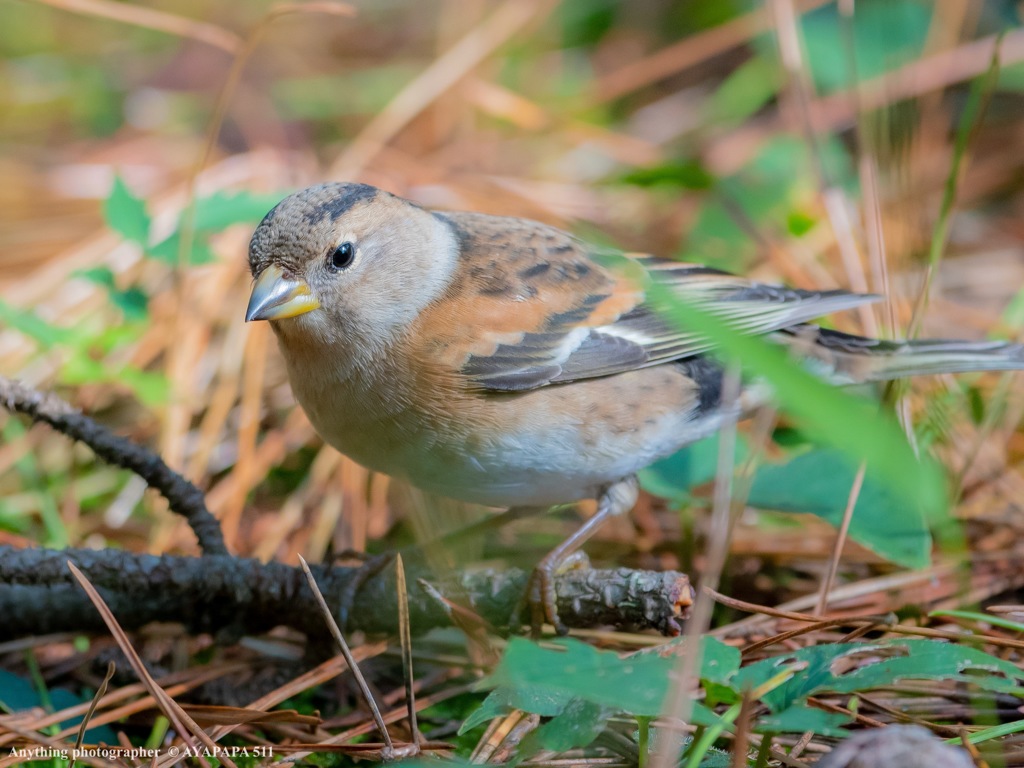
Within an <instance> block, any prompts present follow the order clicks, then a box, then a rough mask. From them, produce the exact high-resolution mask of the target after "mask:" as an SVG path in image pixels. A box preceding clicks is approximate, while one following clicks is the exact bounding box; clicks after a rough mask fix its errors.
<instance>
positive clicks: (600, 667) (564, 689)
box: [487, 638, 738, 722]
mask: <svg viewBox="0 0 1024 768" xmlns="http://www.w3.org/2000/svg"><path fill="white" fill-rule="evenodd" d="M559 644H560V645H561V646H562V647H563V650H554V649H550V648H542V647H540V646H538V645H536V644H534V643H531V642H529V641H527V640H523V639H520V638H513V639H512V641H511V642H510V643H509V645H508V648H507V650H506V651H505V656H504V657H503V658H502V660H501V663H500V664H499V665H498V668H497V669H495V671H494V673H493V674H492V675H491V676H490V677H489V678H488V680H487V685H490V686H495V687H498V686H502V687H508V688H511V689H513V690H518V689H523V690H528V691H530V695H531V696H539V695H543V696H546V697H549V698H548V699H547V701H549V702H550V701H552V700H554V701H558V700H559V699H558V697H575V698H581V699H584V700H586V701H589V702H592V703H594V704H599V705H601V706H604V707H610V708H614V709H616V710H618V711H623V712H628V713H630V714H632V715H647V716H652V717H653V716H656V715H658V714H659V713H660V711H661V706H662V703H663V702H664V700H665V696H666V694H667V693H668V686H669V679H670V673H671V672H672V670H673V669H674V667H675V665H676V661H677V659H676V657H675V656H672V655H661V654H660V653H645V654H633V655H631V656H627V657H625V658H623V657H621V656H619V654H617V653H614V652H612V651H599V650H597V649H596V648H592V647H591V646H589V645H586V644H584V643H581V642H579V641H576V640H564V641H561V642H560V643H559ZM702 648H703V649H704V650H706V653H702V660H701V677H702V678H704V677H705V676H706V677H708V678H710V679H716V680H717V679H725V678H727V677H728V676H729V675H730V674H731V673H732V672H734V671H735V669H734V667H733V665H734V664H735V663H738V661H737V658H736V656H735V655H733V654H732V653H731V652H725V651H722V650H721V649H722V648H725V646H724V645H723V644H721V643H717V641H711V640H709V639H705V640H704V643H703V645H702ZM732 650H734V649H729V651H732ZM717 719H718V718H717V717H716V716H715V715H714V714H713V713H712V712H711V711H710V710H708V709H706V708H704V707H701V706H699V705H697V706H695V707H694V718H693V720H694V722H701V721H704V722H717Z"/></svg>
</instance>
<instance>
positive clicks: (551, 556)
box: [529, 477, 640, 635]
mask: <svg viewBox="0 0 1024 768" xmlns="http://www.w3.org/2000/svg"><path fill="white" fill-rule="evenodd" d="M639 492H640V488H639V485H638V484H637V480H636V477H627V478H626V479H625V480H620V481H618V482H617V483H613V484H612V485H609V486H607V487H606V488H604V489H603V490H602V491H601V495H600V496H599V497H598V499H597V512H596V513H594V515H593V517H591V518H590V519H589V520H587V521H586V522H585V523H584V524H583V525H581V526H580V527H579V528H578V529H577V530H576V531H575V532H574V533H573V534H572V536H570V537H569V538H567V539H566V540H565V541H563V542H562V543H561V544H559V545H558V546H557V547H555V548H554V549H553V550H551V552H549V553H548V554H547V555H546V556H545V557H544V559H543V560H541V561H540V563H538V564H537V567H536V568H535V569H534V571H533V577H532V578H531V579H530V588H529V601H530V611H531V624H532V625H533V628H534V631H535V632H536V631H537V630H538V629H539V628H540V624H541V623H542V621H543V620H545V619H546V620H547V621H548V623H549V624H551V625H552V626H553V627H554V628H555V631H556V632H557V633H558V634H560V635H564V634H566V633H567V632H568V631H569V629H568V628H567V627H566V626H565V625H564V624H562V622H561V621H560V620H559V618H558V606H557V595H555V580H554V577H555V575H556V574H557V573H558V571H559V569H560V568H561V567H562V566H563V565H565V564H566V563H567V561H569V560H570V559H571V557H572V555H573V553H575V552H576V551H577V550H578V549H579V548H580V547H582V546H583V544H584V543H585V542H586V541H587V539H589V538H590V537H591V536H593V535H594V534H595V533H596V532H597V529H598V528H600V527H601V526H602V525H604V523H605V522H607V521H608V520H609V519H610V518H612V517H616V516H618V515H622V514H625V513H626V512H629V510H631V509H632V508H633V505H634V504H636V500H637V496H638V495H639Z"/></svg>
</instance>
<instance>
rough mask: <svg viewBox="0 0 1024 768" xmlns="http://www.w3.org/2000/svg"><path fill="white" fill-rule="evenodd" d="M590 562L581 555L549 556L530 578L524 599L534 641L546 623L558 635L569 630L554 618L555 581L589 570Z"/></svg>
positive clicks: (555, 605)
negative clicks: (578, 571) (562, 576)
mask: <svg viewBox="0 0 1024 768" xmlns="http://www.w3.org/2000/svg"><path fill="white" fill-rule="evenodd" d="M589 567H590V558H588V557H587V555H586V553H585V552H573V553H572V554H570V555H568V556H567V557H559V556H558V553H557V552H552V553H551V554H549V555H548V556H547V557H545V558H544V559H543V560H541V561H540V562H539V563H538V564H537V567H536V568H534V569H533V573H532V574H531V575H530V581H529V583H528V585H527V590H526V596H527V601H528V603H529V606H530V628H531V631H532V634H533V636H534V637H537V636H539V635H540V630H541V626H542V625H543V624H544V622H545V621H547V623H548V624H550V625H551V626H552V627H554V628H555V632H556V633H557V634H558V635H567V634H569V628H568V627H567V626H565V624H563V623H562V621H561V619H560V618H559V617H558V594H557V593H556V592H555V577H556V576H558V575H559V574H562V573H566V572H568V571H572V570H577V569H580V568H589Z"/></svg>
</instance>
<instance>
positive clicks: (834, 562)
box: [817, 461, 868, 616]
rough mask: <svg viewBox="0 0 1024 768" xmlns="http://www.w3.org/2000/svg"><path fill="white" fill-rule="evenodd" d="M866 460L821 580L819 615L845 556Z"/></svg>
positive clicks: (853, 488)
mask: <svg viewBox="0 0 1024 768" xmlns="http://www.w3.org/2000/svg"><path fill="white" fill-rule="evenodd" d="M867 468H868V465H867V462H866V461H862V462H861V463H860V466H859V467H858V468H857V474H856V476H854V478H853V485H851V486H850V493H849V495H848V496H847V497H846V509H844V510H843V520H842V522H841V523H840V524H839V533H838V535H837V536H836V543H835V545H834V546H833V547H832V557H831V558H829V561H828V573H827V574H826V575H825V579H824V581H822V582H821V595H820V596H819V598H818V610H817V614H818V615H819V616H824V615H825V609H826V608H828V597H829V595H830V594H831V592H832V585H833V584H834V583H835V580H836V573H837V572H838V571H839V561H840V560H841V559H842V557H843V548H844V547H845V546H846V538H847V536H848V535H849V533H850V523H851V522H852V521H853V510H854V509H856V507H857V499H859V498H860V490H861V488H862V487H863V486H864V473H865V472H866V471H867Z"/></svg>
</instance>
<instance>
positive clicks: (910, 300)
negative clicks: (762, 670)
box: [0, 0, 1024, 594]
mask: <svg viewBox="0 0 1024 768" xmlns="http://www.w3.org/2000/svg"><path fill="white" fill-rule="evenodd" d="M1021 12H1022V7H1021V4H1020V3H1016V2H1011V1H1010V0H985V1H984V2H981V1H980V0H936V1H935V2H925V1H923V0H922V1H920V2H918V1H916V0H858V2H856V6H855V7H854V3H853V2H852V0H842V1H841V2H839V3H838V4H837V3H835V2H822V1H821V0H805V1H804V2H798V1H797V0H771V1H770V2H767V3H764V4H762V3H754V2H746V1H745V0H716V2H671V1H669V0H631V1H630V2H625V0H563V1H562V2H554V1H553V0H505V2H492V1H490V0H486V1H485V0H374V1H373V2H352V3H351V4H341V3H332V2H309V3H301V2H299V3H294V4H277V5H274V4H271V3H269V2H264V1H262V0H260V1H254V2H246V3H241V2H230V1H228V0H204V2H195V1H194V0H175V2H170V1H169V0H166V1H156V2H145V3H119V2H111V1H109V0H46V1H45V2H43V1H39V2H29V1H22V0H0V30H2V32H0V179H2V180H3V183H2V185H0V372H2V373H3V374H4V375H6V376H11V377H17V378H20V379H23V380H25V381H27V382H28V383H30V384H33V385H35V386H39V387H43V388H55V389H56V390H57V391H58V392H59V393H61V394H62V395H63V396H64V397H65V398H66V399H68V400H70V401H71V402H73V403H74V404H75V405H76V406H78V407H80V408H82V409H83V410H86V411H87V412H89V413H90V414H92V415H94V416H95V417H96V418H98V419H99V420H101V421H102V422H104V423H105V424H108V425H110V426H112V427H113V428H115V429H116V430H117V431H119V432H121V433H122V434H125V435H128V436H130V437H131V438H132V439H135V440H137V441H139V442H142V443H145V444H147V445H150V446H153V447H155V448H156V449H158V450H159V451H160V452H161V454H162V455H163V456H164V457H165V458H166V459H167V461H168V462H169V463H170V464H171V465H172V466H174V467H176V468H178V469H180V470H182V471H183V472H184V473H185V474H186V475H187V476H188V477H189V478H190V479H192V480H193V481H194V482H196V483H197V484H199V485H200V486H201V487H202V488H203V489H204V490H206V491H207V493H208V500H209V504H210V506H211V508H212V509H213V511H214V512H215V513H216V514H217V515H218V516H219V517H220V518H221V519H222V520H223V522H224V526H225V530H226V534H227V537H228V541H229V544H230V545H231V546H232V548H233V551H235V552H238V553H242V554H251V555H254V556H257V557H260V558H264V559H268V558H272V557H277V558H280V559H283V560H286V561H288V562H294V559H295V555H296V554H303V555H304V556H305V557H307V558H308V559H311V560H318V559H320V558H322V557H324V556H326V555H327V554H329V553H332V552H340V551H342V550H345V549H348V548H355V549H364V548H366V546H367V544H368V542H369V541H371V540H376V539H379V538H381V537H383V536H385V535H386V534H388V533H389V532H390V533H391V543H394V542H395V541H401V540H403V538H408V537H409V536H412V535H414V531H415V528H416V523H415V521H416V520H417V519H422V515H419V516H418V515H416V514H413V515H412V516H411V519H412V520H413V523H411V524H407V523H400V522H399V521H401V520H404V519H406V515H404V514H402V513H403V512H409V511H412V512H416V511H417V510H419V511H420V512H422V511H423V510H426V509H430V510H432V512H431V514H442V513H444V507H445V505H444V504H443V503H441V502H436V501H434V500H425V499H422V498H420V497H418V496H417V495H416V494H413V493H411V492H409V491H408V490H407V489H399V488H391V487H389V482H388V480H387V478H382V477H371V476H369V475H368V474H367V473H366V472H365V471H364V470H362V469H361V468H360V467H358V466H356V465H355V464H353V463H351V462H349V461H348V460H347V459H344V458H342V457H340V456H339V455H338V454H337V453H336V452H334V451H333V450H332V449H330V448H325V447H324V446H323V444H322V443H321V441H320V440H319V439H318V438H317V437H316V436H315V435H314V433H313V432H312V429H311V428H310V426H309V424H308V422H307V421H306V419H305V417H304V416H303V414H302V412H301V411H300V410H299V409H297V408H295V407H294V403H293V400H292V397H291V394H290V391H289V389H288V386H287V382H286V379H285V375H284V371H283V368H282V366H281V364H280V361H279V358H278V353H277V350H276V346H275V344H274V342H273V340H272V338H271V334H269V333H268V329H267V328H265V327H264V324H256V325H254V326H252V327H247V326H245V324H244V323H243V321H242V318H243V313H244V307H245V304H246V301H247V299H248V293H249V286H250V277H249V275H248V272H247V265H246V260H245V251H246V245H247V242H248V237H249V235H250V234H251V231H252V228H253V226H254V225H255V223H256V222H258V221H259V219H260V218H261V217H262V215H263V214H264V213H265V212H266V211H267V210H269V208H270V207H271V206H272V205H273V204H274V203H275V202H276V201H277V200H279V199H280V198H281V197H282V196H283V195H284V194H286V193H287V192H289V191H291V190H294V189H296V188H299V187H302V186H305V185H308V184H311V183H314V182H318V181H321V180H325V179H336V180H342V179H358V180H361V181H365V182H368V183H371V184H375V185H378V186H381V187H384V188H386V189H388V190H390V191H392V192H395V193H397V194H400V195H404V196H407V197H410V198H412V199H414V200H416V201H418V202H421V203H423V204H426V205H430V206H435V207H439V208H452V209H472V210H478V211H485V212H491V213H500V214H506V215H519V216H528V217H532V218H536V219H540V220H543V221H546V222H549V223H553V224H556V225H559V226H563V227H566V228H568V229H571V230H573V231H575V232H577V233H579V234H581V235H582V236H584V237H586V238H589V239H592V240H594V241H595V242H600V243H608V244H612V245H615V246H617V247H620V248H623V249H626V250H640V251H651V252H655V253H658V254H660V255H664V256H669V257H674V258H679V259H681V260H687V261H696V262H703V263H708V264H711V265H714V266H716V267H720V268H724V269H729V270H734V271H739V272H743V273H746V274H751V275H753V276H755V277H757V278H759V279H762V280H766V281H782V282H786V283H789V284H791V285H795V286H799V287H802V288H822V289H828V288H838V287H842V288H849V289H853V290H861V291H868V290H870V291H876V292H880V293H886V294H887V295H888V296H890V297H891V298H890V301H888V302H886V303H881V304H879V305H877V306H876V307H872V308H869V309H867V310H865V311H863V312H861V313H859V314H848V315H847V316H843V317H839V318H836V319H835V320H834V321H832V322H834V324H835V325H836V326H837V327H840V328H842V329H843V330H847V331H852V332H865V333H870V334H879V335H882V336H904V335H906V334H907V333H908V332H919V333H920V335H922V336H958V337H970V338H983V337H986V336H991V337H1000V338H1007V337H1014V336H1016V335H1017V334H1018V333H1019V328H1020V324H1021V322H1022V321H1024V298H1022V296H1021V294H1020V287H1021V286H1022V285H1024V224H1022V221H1024V195H1022V189H1024V64H1022V63H1021V62H1022V61H1024V29H1022V27H1021ZM851 13H852V15H851ZM997 49H998V50H999V55H998V56H997V57H995V58H994V57H993V51H995V50H997ZM994 62H995V63H994ZM929 263H934V265H935V268H934V269H933V270H931V277H930V278H928V277H927V275H928V273H929V269H928V265H929ZM927 280H930V283H929V289H928V301H927V302H926V303H922V302H920V301H919V296H920V294H921V292H922V289H923V286H925V284H926V281H927ZM919 304H920V305H921V306H922V307H925V306H926V311H923V312H922V311H920V310H918V309H915V307H917V306H918V305H919ZM919 324H920V325H919ZM918 325H919V327H918ZM1007 382H1008V380H1005V379H1000V378H999V377H994V376H974V377H959V378H958V379H957V380H953V379H949V380H945V379H941V380H938V381H930V382H919V383H916V384H914V393H915V395H914V396H912V397H910V398H907V399H906V400H905V401H904V403H905V407H904V409H903V410H904V415H905V416H906V417H907V423H908V424H910V423H911V422H912V424H913V426H912V427H911V430H912V431H913V433H914V436H915V438H916V439H917V441H918V443H919V445H921V446H923V448H922V449H923V450H932V451H935V452H937V453H938V454H939V455H940V456H942V457H943V458H944V460H945V461H946V462H947V464H948V466H949V467H950V475H951V477H952V478H953V479H952V480H951V482H952V483H953V484H954V485H957V486H958V487H959V488H960V489H962V490H963V494H962V498H961V501H960V504H959V508H958V511H959V513H960V514H961V515H963V516H964V517H972V518H977V517H984V518H995V519H1000V520H1002V519H1005V518H1006V516H1008V515H1012V514H1013V513H1014V512H1015V511H1016V510H1017V505H1018V504H1019V499H1020V498H1021V490H1022V486H1024V481H1022V479H1021V476H1020V474H1019V469H1020V462H1021V460H1022V459H1024V442H1022V440H1021V435H1020V434H1019V433H1018V432H1017V430H1016V425H1017V422H1018V421H1019V419H1020V415H1021V411H1022V409H1024V398H1022V396H1021V393H1020V392H1019V391H1015V389H1017V390H1019V387H1017V388H1014V387H1011V386H1010V385H1009V384H1008V383H1007ZM922 392H928V393H929V397H928V398H923V397H921V396H920V393H922ZM0 430H2V439H0V543H16V544H23V545H28V544H30V543H33V544H42V545H46V546H65V545H74V546H83V545H84V546H104V545H110V544H115V545H117V546H121V547H126V548H131V549H143V550H150V551H154V552H166V551H183V552H194V551H195V548H194V542H193V540H192V537H191V533H190V532H189V530H188V529H187V527H186V526H185V525H184V524H183V523H182V522H180V521H179V520H177V519H174V518H172V517H171V516H169V515H168V514H166V512H164V511H163V510H162V508H161V506H160V503H159V502H158V501H157V500H155V499H152V498H150V497H149V496H148V495H146V494H145V493H144V487H143V485H142V484H141V482H140V481H139V480H138V479H137V478H134V477H132V476H130V475H129V474H128V473H127V472H124V471H121V470H116V469H111V468H109V467H106V466H104V465H102V464H99V463H97V462H96V461H95V460H94V458H93V457H92V455H91V453H90V452H89V451H88V450H86V449H82V448H81V447H72V446H69V445H68V443H67V441H66V440H65V439H64V438H62V437H60V436H55V435H53V434H52V433H51V432H50V431H48V430H47V429H46V428H45V427H33V428H28V427H26V426H25V424H24V422H23V421H21V420H19V419H11V418H7V417H6V416H0ZM775 437H776V442H775V443H774V444H773V445H771V446H769V448H768V449H767V457H768V459H769V460H773V459H774V460H781V459H783V458H785V457H786V456H789V455H790V453H789V452H790V451H793V450H800V449H801V446H802V439H801V437H800V436H799V435H794V434H793V433H792V431H787V430H786V428H785V422H783V423H782V425H781V426H780V427H779V428H778V429H777V430H776V432H775ZM714 455H715V454H714V449H713V448H712V449H711V450H710V452H708V451H703V452H701V451H698V452H696V453H691V454H688V455H687V456H684V457H681V458H678V459H677V460H676V461H675V463H671V462H670V463H669V464H668V465H665V467H663V468H662V469H661V470H654V471H652V473H649V474H648V476H647V478H646V480H645V482H646V486H647V488H648V489H650V490H653V491H656V492H657V496H645V497H644V498H643V499H642V501H641V504H640V506H639V509H638V511H637V514H636V516H635V519H634V520H633V521H629V520H622V521H618V524H617V526H609V529H608V530H607V531H605V532H604V533H602V535H601V537H599V540H598V541H596V542H595V543H594V544H593V546H591V547H588V549H590V550H591V551H592V552H594V553H596V554H597V556H598V557H599V558H601V559H603V560H614V561H616V562H623V563H630V564H633V565H642V566H645V567H657V568H666V567H675V568H681V569H682V570H689V569H691V568H699V567H700V565H701V560H700V552H701V551H702V550H701V547H700V545H699V542H700V541H701V539H702V536H703V534H702V525H703V523H702V522H701V521H702V520H703V519H704V517H703V516H702V515H701V513H700V510H701V509H702V508H703V507H706V506H707V500H706V496H707V493H706V486H707V484H708V481H709V480H710V479H711V478H712V477H713V473H714V463H713V457H714ZM805 471H806V470H805ZM794 477H795V476H794V475H788V476H783V477H782V479H781V480H777V484H778V483H782V484H783V486H784V487H788V486H792V484H793V478H794ZM851 477H852V469H851V470H850V473H849V474H848V475H844V476H843V477H841V478H840V479H839V480H838V481H837V482H836V485H835V487H834V488H831V487H828V488H825V489H823V490H820V491H818V492H817V495H816V496H815V498H813V499H811V500H810V501H807V502H806V504H805V507H807V508H802V507H800V504H798V503H796V502H792V503H791V505H790V508H791V509H793V510H795V511H803V512H806V511H812V512H817V513H818V514H819V516H821V517H824V518H825V519H833V520H834V519H835V518H836V515H838V514H839V513H840V512H841V511H842V507H843V505H844V504H845V499H846V496H847V492H848V489H849V484H850V479H851ZM844 478H845V479H844ZM766 482H767V481H766ZM844 483H845V484H844ZM787 484H788V486H787ZM765 495H766V492H765V491H764V489H762V497H764V496H765ZM767 495H768V496H769V497H770V494H767ZM665 499H667V501H666V500H665ZM801 503H803V502H801ZM773 506H774V507H776V508H780V509H784V508H786V504H785V503H783V502H781V501H780V502H777V503H776V504H774V505H773ZM438 510H440V511H438ZM678 510H683V511H682V512H681V513H680V512H679V511H678ZM460 514H463V513H462V512H456V511H450V515H451V516H453V517H455V518H457V517H458V516H459V515H460ZM887 514H888V508H885V507H883V514H882V517H883V518H885V517H886V516H887ZM830 515H831V517H830ZM575 520H576V518H575V517H574V516H573V515H562V516H561V517H559V516H551V517H548V518H544V519H543V520H541V521H539V522H536V523H534V524H531V525H530V529H529V532H525V531H523V529H522V528H521V527H520V528H518V529H512V530H510V531H505V532H503V533H502V536H501V537H499V538H498V539H497V540H496V541H497V542H498V543H500V542H501V541H504V542H506V543H510V542H513V541H514V542H516V543H517V544H519V545H520V546H521V547H522V548H523V551H524V552H526V553H527V554H525V555H523V556H522V558H523V561H524V562H527V563H528V562H530V561H531V560H532V561H534V562H535V561H536V559H537V557H539V556H540V554H542V553H543V552H545V551H546V550H547V549H549V548H550V547H551V546H553V544H554V543H556V542H557V541H558V540H559V539H560V538H561V537H562V536H564V534H565V533H566V532H568V531H569V530H570V529H571V526H573V525H574V524H575V522H574V521H575ZM876 523H877V521H875V522H874V523H871V524H869V525H868V527H870V525H875V524H876ZM396 525H397V526H398V527H397V528H396ZM410 526H411V527H410ZM766 532H767V535H766ZM890 533H891V531H890V530H889V529H888V528H885V527H883V528H882V529H881V531H880V532H876V535H875V539H872V538H871V536H870V535H869V534H865V533H864V532H863V531H861V532H859V533H858V532H856V531H855V534H854V537H855V538H857V539H858V540H860V541H861V542H862V543H864V542H865V541H866V542H867V546H866V548H865V547H860V546H857V547H852V548H850V549H849V550H848V552H847V556H848V558H847V560H848V562H847V563H846V564H845V566H844V567H845V568H847V569H850V570H851V572H854V573H857V572H860V573H864V572H866V571H865V570H864V569H871V568H883V567H886V566H884V565H883V559H884V558H887V559H889V560H895V561H896V562H902V563H903V564H915V563H917V564H920V562H921V555H922V552H921V550H922V547H923V548H924V557H925V559H926V557H927V549H928V544H927V542H925V543H924V544H923V545H922V544H921V543H920V542H917V543H916V544H914V545H913V546H914V547H916V549H914V551H913V552H911V553H910V554H907V552H906V551H904V552H903V553H902V555H900V553H899V552H897V553H896V555H895V556H894V555H893V552H892V551H891V550H890V551H886V550H885V541H884V539H886V538H887V537H889V538H891V536H890V535H889V534H890ZM877 539H882V540H883V541H882V542H881V543H879V541H878V540H877ZM524 542H525V544H524ZM680 542H682V544H680ZM833 544H834V531H833V529H832V528H831V527H830V526H829V525H827V524H826V523H824V522H821V521H819V520H817V518H809V517H807V516H806V515H802V516H800V517H799V518H793V517H792V516H788V515H772V514H769V513H753V512H751V513H749V514H747V515H745V516H744V517H743V519H742V520H741V524H740V525H739V527H738V528H737V531H736V536H735V539H734V541H733V545H732V547H733V549H732V551H733V555H734V558H735V559H734V560H733V565H732V569H733V571H732V577H733V578H736V579H742V578H746V577H749V578H748V580H749V582H750V585H751V586H752V587H753V588H757V587H758V584H760V586H761V588H763V589H764V590H766V591H767V590H769V589H770V590H771V591H773V593H775V594H777V593H778V591H779V590H782V592H783V593H784V594H797V593H800V592H801V591H807V590H809V589H813V588H814V585H815V584H816V583H817V578H818V576H817V574H820V570H821V568H822V564H823V563H824V561H825V560H826V559H827V558H828V556H829V554H830V552H831V550H832V546H833ZM492 545H494V542H492ZM484 554H487V553H484ZM901 556H902V557H903V559H902V560H900V557H901ZM915 558H916V559H915ZM780 564H781V565H785V566H786V568H787V571H786V573H787V577H786V578H785V579H777V578H775V576H774V575H772V574H774V573H775V572H774V571H772V568H774V567H776V566H777V565H780ZM858 569H861V570H860V571H858ZM808 574H810V575H811V576H808ZM744 575H745V576H744ZM758 580H760V581H758ZM769 582H770V583H769Z"/></svg>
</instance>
